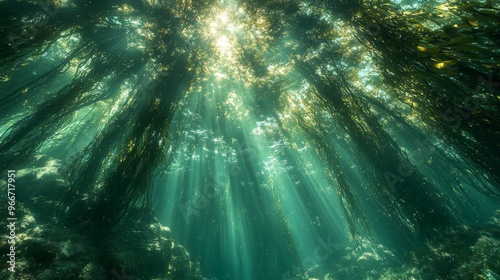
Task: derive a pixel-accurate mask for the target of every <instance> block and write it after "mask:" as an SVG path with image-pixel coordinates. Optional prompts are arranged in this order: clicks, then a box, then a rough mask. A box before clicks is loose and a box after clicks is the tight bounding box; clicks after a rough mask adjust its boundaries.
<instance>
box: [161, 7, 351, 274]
mask: <svg viewBox="0 0 500 280" xmlns="http://www.w3.org/2000/svg"><path fill="white" fill-rule="evenodd" d="M246 24H248V18H246V15H245V12H244V11H243V10H242V9H241V8H240V7H238V5H237V4H236V2H234V1H225V2H221V5H220V7H214V9H213V11H212V12H211V15H209V16H207V19H206V20H205V21H204V26H205V29H204V30H203V34H206V38H205V39H206V41H207V48H208V49H209V50H210V51H209V53H208V54H207V57H206V61H205V62H206V66H205V67H206V70H207V71H206V73H208V74H206V77H204V78H202V79H200V80H199V81H198V82H197V83H196V84H195V85H194V86H193V87H192V88H191V91H190V92H189V93H188V94H187V95H186V98H185V99H184V100H182V101H181V103H180V106H179V107H178V109H177V112H176V114H175V116H174V119H173V125H172V127H171V135H170V141H171V149H170V150H169V152H168V154H169V156H168V158H169V160H170V162H171V164H170V165H169V167H168V169H167V170H164V171H163V174H164V176H162V177H161V179H160V180H158V181H157V183H156V192H155V193H156V198H157V204H156V209H157V213H158V215H159V217H160V219H161V221H162V222H163V223H164V224H166V225H168V226H170V227H172V230H173V234H174V237H175V238H176V239H177V240H179V241H180V242H181V243H182V244H185V245H186V246H187V247H188V249H189V251H190V252H191V254H192V255H191V257H192V258H193V259H194V260H199V261H200V263H201V266H202V270H203V271H204V273H206V275H207V276H215V277H217V278H218V279H283V278H284V279H288V278H290V279H291V278H292V277H293V275H294V274H296V273H300V272H301V271H304V270H307V269H308V268H310V267H311V266H314V265H316V264H319V263H321V262H324V261H326V260H327V259H328V258H330V257H331V256H332V255H333V254H335V250H336V246H342V245H341V244H342V243H346V242H347V232H346V230H345V229H346V226H345V222H344V221H342V219H341V216H342V214H341V210H340V206H339V199H338V197H337V195H336V193H335V190H334V188H332V186H331V182H330V180H328V179H327V178H326V176H325V175H324V174H322V172H321V163H320V161H319V159H318V158H317V156H316V154H315V153H314V152H313V151H312V150H311V149H307V148H303V149H300V151H298V150H297V149H296V148H292V147H291V145H290V143H289V142H288V141H290V142H297V143H301V142H305V141H307V139H305V136H304V135H302V134H299V133H290V132H288V133H287V134H288V135H290V136H288V137H284V134H283V133H282V132H281V128H280V127H279V126H278V125H277V124H276V120H275V118H274V116H275V115H276V114H275V112H274V111H273V110H275V109H276V108H263V110H261V114H259V115H258V116H257V115H256V114H255V111H254V110H253V108H255V106H257V104H256V100H255V97H256V95H257V94H266V93H262V92H259V93H258V92H254V91H253V90H252V88H251V87H250V86H249V85H248V84H249V83H250V82H251V80H252V77H251V76H248V75H249V74H248V72H245V70H244V68H243V66H241V65H239V62H238V57H239V56H240V55H241V50H240V48H239V45H238V40H239V39H240V38H241V37H243V36H247V39H248V37H251V38H257V37H258V36H255V34H249V33H251V32H252V31H249V30H255V29H258V27H257V28H248V26H246ZM250 24H251V23H250ZM254 44H255V45H257V44H258V42H254ZM247 47H252V45H250V46H247ZM284 94H293V93H292V92H290V93H284ZM262 112H267V114H262ZM294 125H296V124H292V123H291V124H290V126H292V127H293V126H294ZM305 166H307V168H302V167H305ZM318 167H319V168H318ZM307 169H310V171H311V172H307ZM312 169H318V172H313V171H312Z"/></svg>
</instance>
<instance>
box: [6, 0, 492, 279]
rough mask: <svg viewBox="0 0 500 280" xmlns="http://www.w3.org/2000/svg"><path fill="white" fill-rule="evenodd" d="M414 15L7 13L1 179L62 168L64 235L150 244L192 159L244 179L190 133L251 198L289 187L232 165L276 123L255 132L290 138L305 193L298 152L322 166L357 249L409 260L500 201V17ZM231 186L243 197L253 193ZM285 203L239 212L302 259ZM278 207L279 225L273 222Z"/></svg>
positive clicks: (420, 6) (269, 10) (318, 9)
mask: <svg viewBox="0 0 500 280" xmlns="http://www.w3.org/2000/svg"><path fill="white" fill-rule="evenodd" d="M407 2H408V1H388V0H372V1H363V0H359V1H341V0H337V1H298V0H286V1H153V0H129V1H126V0H123V1H84V0H73V1H71V0H68V1H14V0H11V1H0V27H1V29H0V38H1V40H0V67H1V72H0V80H1V81H2V84H1V85H0V90H1V93H0V116H1V118H2V123H1V125H0V127H1V129H2V132H1V133H2V134H1V138H0V141H1V142H0V155H1V157H0V166H1V167H2V169H7V168H9V169H14V168H18V167H19V168H25V167H26V166H29V162H30V160H32V159H33V158H34V157H35V156H37V155H40V154H48V155H50V156H52V157H55V158H59V159H60V160H61V161H63V162H65V164H64V165H65V166H64V167H65V168H64V176H66V177H67V178H68V180H69V181H70V182H71V184H70V187H68V189H67V190H65V198H64V199H63V200H62V202H61V203H60V205H59V209H60V215H62V216H67V217H66V219H62V220H61V221H65V222H64V223H65V224H66V225H69V226H71V227H74V228H76V229H77V230H79V231H83V232H86V233H91V235H92V236H93V237H95V238H97V237H101V236H108V237H109V236H113V234H116V233H117V232H118V231H120V230H121V229H123V228H124V227H130V226H141V223H139V222H138V221H139V220H141V218H140V217H138V216H137V215H135V214H133V213H131V212H133V211H131V209H138V208H139V209H142V210H144V209H151V207H152V202H154V199H152V191H153V187H152V186H153V185H154V184H157V185H158V182H161V179H158V178H159V177H161V176H159V175H160V174H163V175H165V174H166V173H168V172H166V171H165V170H169V169H168V168H170V167H171V166H172V165H175V164H176V162H177V161H176V159H178V157H177V156H176V155H178V154H180V153H188V152H186V150H188V149H191V150H190V151H191V152H192V155H191V156H190V158H191V159H190V160H192V159H194V158H196V157H201V156H205V158H209V159H207V160H206V162H208V163H207V164H206V165H207V167H205V166H204V165H203V166H202V165H199V166H198V167H197V168H199V169H195V167H193V166H196V165H195V164H192V163H191V166H190V167H189V168H193V169H195V171H196V170H198V171H199V172H200V173H203V172H208V173H216V171H215V170H219V171H220V170H223V171H222V172H226V173H231V172H230V171H227V170H225V169H224V168H226V167H224V168H218V169H217V168H216V167H215V165H216V163H217V160H216V159H215V156H214V158H210V157H209V155H207V154H209V152H207V151H205V150H204V149H207V147H209V144H207V142H200V143H202V144H200V146H197V144H196V143H195V142H194V140H193V143H194V144H192V145H191V144H189V143H185V142H183V141H184V140H183V139H190V138H187V137H185V136H186V135H188V133H190V131H191V130H193V131H195V132H196V133H197V134H202V133H204V130H202V129H200V128H199V127H201V126H202V124H203V122H202V121H204V120H206V122H207V123H209V124H210V126H209V127H212V128H214V129H217V130H219V132H214V134H213V135H212V136H213V137H214V139H213V142H214V143H216V142H221V143H223V146H222V147H218V146H217V147H216V148H213V149H214V151H216V152H215V153H218V152H219V151H226V152H221V154H223V155H225V154H231V152H232V151H235V153H236V154H238V155H236V156H234V162H236V163H240V165H239V169H238V170H243V169H244V170H245V171H242V173H238V174H241V176H242V177H244V178H248V181H250V182H252V185H253V184H254V183H256V184H257V185H259V184H260V185H265V184H269V185H275V184H277V183H275V181H277V179H275V178H273V177H272V176H271V175H268V178H261V177H262V176H263V175H262V174H265V172H264V170H263V169H262V168H261V167H259V166H261V165H262V164H261V162H260V161H259V160H261V159H262V158H263V157H264V156H263V155H264V154H266V153H267V151H268V148H267V147H264V148H262V147H258V148H257V149H256V150H255V152H256V154H257V155H258V156H257V157H255V158H253V159H252V161H250V162H248V161H247V160H246V159H245V157H244V156H242V155H241V153H244V152H243V151H244V150H246V149H245V148H242V147H239V148H236V149H234V148H232V145H233V146H234V145H236V144H244V145H245V146H247V147H248V145H250V146H251V145H252V142H251V139H252V137H253V136H249V135H245V133H247V132H246V130H245V129H246V127H245V123H244V121H243V119H245V118H246V119H252V118H255V119H256V120H259V119H264V120H265V121H260V122H257V121H256V123H266V124H267V123H272V127H273V129H276V130H273V129H270V128H269V129H268V130H269V131H271V132H269V131H267V132H265V133H262V134H264V135H265V137H266V141H268V143H270V144H269V146H271V143H278V142H279V143H281V145H282V147H283V148H282V150H281V151H280V152H279V153H278V158H279V159H281V160H282V161H283V162H288V163H289V164H290V165H291V167H290V169H289V170H291V171H288V174H289V177H290V178H292V177H293V178H294V179H293V180H295V178H298V179H296V180H297V182H309V184H306V185H308V186H309V187H315V186H316V185H315V183H312V182H313V181H315V180H316V181H321V180H323V179H321V180H320V179H318V178H319V177H321V176H322V175H321V176H320V175H314V176H318V177H314V176H312V175H310V174H312V172H311V171H309V170H308V169H307V168H306V167H305V166H303V165H304V164H305V160H304V159H303V158H302V156H301V154H299V151H298V149H297V143H298V142H302V143H306V144H305V147H310V148H312V149H311V150H312V152H310V154H308V155H309V156H310V157H311V158H312V159H313V161H314V162H316V163H317V164H318V165H320V167H318V168H317V169H319V170H320V171H319V172H320V173H321V174H324V175H325V178H327V179H325V180H326V182H328V184H327V185H328V188H327V189H328V190H333V193H335V194H336V196H332V197H329V200H330V203H331V205H337V204H338V205H339V207H340V209H342V215H343V217H344V218H343V220H344V221H345V223H346V224H347V227H348V232H349V233H348V235H349V238H350V239H351V240H354V241H355V242H357V243H358V244H361V243H362V242H364V241H363V240H364V239H366V238H368V239H371V238H373V239H374V240H378V242H381V240H382V239H384V237H383V236H392V237H395V236H402V237H400V238H401V239H402V240H403V241H401V243H404V244H406V245H397V244H394V243H396V242H394V243H392V244H390V246H392V247H391V249H394V250H400V249H401V248H400V247H405V246H410V247H411V246H417V245H415V244H424V243H425V242H426V241H427V240H429V239H432V238H434V237H435V236H436V232H439V231H443V230H445V229H447V228H449V227H451V226H458V225H462V224H463V223H480V222H481V221H483V220H482V218H481V216H482V215H483V214H484V213H485V211H486V210H485V211H483V210H481V209H478V201H480V200H487V201H489V200H490V199H491V201H497V200H498V195H499V189H498V187H499V186H500V177H499V176H500V175H499V173H498V172H497V170H499V169H500V166H499V163H500V158H499V155H500V153H499V151H500V146H499V143H500V134H499V133H500V123H499V121H500V115H499V114H500V110H499V108H500V107H499V106H500V104H499V103H500V99H499V86H500V76H499V75H500V74H499V68H500V53H499V49H500V48H499V44H500V41H499V36H498V35H499V32H500V29H499V26H500V24H499V21H500V10H499V9H500V7H499V5H498V3H496V2H495V1H484V2H479V1H459V0H456V1H451V2H446V3H445V2H442V1H420V2H418V3H413V2H412V3H407ZM190 104H194V105H192V107H190V106H191V105H190ZM297 104H298V105H297ZM210 106H211V107H210ZM193 112H194V113H193ZM196 112H198V113H196ZM200 112H201V113H200ZM196 114H199V115H196ZM180 115H182V116H184V120H182V118H181V119H180V120H179V116H180ZM194 116H196V117H194ZM254 116H255V117H254ZM252 120H253V119H252ZM269 120H272V121H269ZM186 123H187V124H186ZM234 123H238V125H235V126H233V124H234ZM196 125H198V126H199V127H198V128H196V129H197V130H195V127H196ZM205 125H206V124H205ZM251 125H255V124H251ZM268 126H271V125H268ZM179 128H186V131H181V132H178V131H173V130H175V129H179ZM187 130H189V131H187ZM235 130H237V131H235ZM252 132H253V131H252ZM182 133H185V134H182ZM215 135H220V138H217V137H216V136H215ZM182 137H185V138H182ZM219 139H222V140H219ZM210 145H211V146H210V147H215V145H216V144H213V143H212V144H210ZM253 145H257V143H256V142H255V143H253ZM259 145H260V144H259ZM197 153H199V154H197ZM200 155H201V156H200ZM259 156H260V157H262V158H259ZM186 157H187V156H186ZM185 161H186V162H188V160H185ZM262 162H264V160H262ZM211 164H212V165H213V166H212V165H211ZM186 165H187V164H186ZM204 168H205V169H204ZM354 168H355V169H354ZM261 169H262V170H261ZM266 174H267V173H266ZM230 175H231V174H229V175H228V176H226V177H228V178H229V177H231V176H230ZM166 176H167V177H168V174H167V175H166ZM203 176H207V175H203V174H202V175H200V177H203ZM222 177H224V176H222ZM231 178H232V177H231ZM231 178H230V179H228V181H229V183H228V184H229V185H230V186H231V187H232V188H235V185H237V184H240V183H241V182H244V181H245V180H243V179H231ZM321 178H323V177H321ZM193 180H194V179H193ZM200 180H201V181H200V182H203V183H201V184H202V185H203V184H206V182H207V180H206V179H200ZM220 180H222V179H220ZM172 181H174V182H183V181H182V180H180V179H179V180H177V181H176V180H172ZM290 181H292V179H290ZM162 187H163V188H173V189H176V191H175V194H176V195H178V196H179V200H182V199H184V198H186V197H187V196H189V194H190V193H191V192H192V191H193V190H191V189H188V188H187V187H185V188H184V187H182V186H180V187H179V186H169V185H166V186H162ZM177 187H178V188H179V189H180V190H179V191H177ZM200 188H201V187H200ZM290 188H294V186H291V187H290ZM276 190H277V188H274V187H273V193H272V195H269V197H267V195H268V194H267V192H266V191H263V192H262V193H260V191H259V197H260V198H262V197H266V199H264V200H257V199H255V201H253V200H251V199H250V198H248V201H246V202H245V201H240V202H239V203H240V204H242V205H245V207H246V208H250V209H251V208H252V206H251V204H252V203H254V202H255V204H256V205H259V206H258V207H257V206H253V207H256V209H255V211H256V212H255V214H254V217H255V219H258V220H261V221H267V222H268V223H272V222H273V221H274V222H276V223H278V224H279V230H283V231H287V230H288V231H289V232H287V233H284V234H283V236H284V240H286V241H284V242H283V244H279V245H276V246H277V247H276V248H285V247H286V248H287V249H286V250H289V251H290V252H292V251H294V249H293V248H294V246H296V245H297V244H298V243H300V242H299V241H298V240H293V239H294V237H293V236H294V233H293V232H292V231H291V230H290V227H291V224H290V222H289V221H288V220H287V218H286V217H285V216H286V214H284V213H283V212H285V211H287V210H286V207H288V206H286V205H284V203H283V202H275V201H274V202H273V199H276V200H278V199H277V197H279V195H278V194H276V193H275V192H276ZM328 190H323V189H321V191H322V192H323V193H327V192H328ZM297 192H298V193H297V194H296V195H297V196H298V197H307V198H310V197H319V195H318V194H317V193H315V192H314V191H311V190H310V189H304V190H302V189H301V190H299V191H297ZM318 192H319V190H318ZM227 193H231V195H233V198H234V197H237V195H239V193H238V191H236V190H233V191H231V192H229V191H228V192H227ZM252 193H255V192H253V191H248V190H245V191H244V192H242V193H241V194H242V195H243V196H245V197H252ZM234 199H235V200H236V198H234ZM239 199H241V198H239ZM268 200H269V201H270V202H269V203H271V204H272V203H275V204H276V205H274V206H272V207H269V211H271V209H273V211H274V210H276V211H277V212H279V213H278V214H276V217H274V216H272V217H267V216H266V215H267V214H268V212H267V211H268V210H266V207H267V206H266V205H265V203H264V201H268ZM337 200H338V202H337ZM228 201H230V200H228V199H222V202H221V205H229V204H230V203H229V202H228ZM252 201H253V202H252ZM250 202H252V203H250ZM247 204H248V205H247ZM290 207H291V206H290ZM325 207H326V206H325ZM325 207H323V205H316V206H310V210H308V211H309V212H308V213H307V215H304V217H308V218H310V217H309V216H316V218H317V219H320V218H319V217H321V219H325V220H328V219H331V218H332V217H329V216H328V215H327V214H325V213H323V214H321V213H320V214H311V213H316V212H321V210H322V209H324V208H325ZM173 208H175V207H173ZM220 208H221V209H222V208H224V207H223V206H220ZM246 208H245V209H246ZM257 208H259V211H260V210H262V212H259V211H257ZM311 209H312V210H311ZM372 209H377V210H376V211H372ZM198 210H199V209H196V211H194V212H200V211H198ZM219 210H220V209H219ZM181 211H183V210H182V207H181ZM140 212H142V211H140ZM145 212H147V211H145ZM192 212H193V211H192ZM215 212H216V210H214V209H211V211H207V213H211V214H210V215H214V216H216V215H217V214H213V213H215ZM220 212H222V213H224V210H220ZM486 212H487V211H486ZM264 213H266V215H265V214H264ZM224 215H225V214H224ZM187 216H189V215H187ZM210 218H211V217H210ZM268 219H269V220H268ZM311 219H312V218H311ZM485 219H486V218H485ZM206 223H208V220H207V222H206ZM262 223H263V224H264V222H262ZM203 224H204V223H203ZM318 224H319V223H318ZM204 225H205V224H204ZM206 225H208V224H206ZM336 226H337V225H334V223H333V222H331V223H330V224H329V223H324V224H323V225H321V226H318V229H317V232H332V231H334V230H335V227H336ZM229 227H230V226H229ZM277 228H278V226H277ZM174 230H175V228H174ZM341 236H342V234H339V236H338V240H342V237H341ZM270 240H271V239H270ZM339 242H340V241H339ZM270 243H272V242H270ZM389 243H391V242H389ZM408 244H413V245H408ZM280 246H281V247H280ZM259 250H262V251H264V250H265V249H264V248H260V249H259ZM297 250H298V249H297ZM401 250H403V251H404V249H401ZM291 255H293V258H299V259H300V258H301V257H300V256H299V255H300V254H297V255H295V254H293V253H292V254H291ZM278 257H280V255H279V254H278V255H276V258H278ZM290 262H293V261H290V260H286V261H283V263H284V264H283V265H289V264H290ZM262 275H265V274H262Z"/></svg>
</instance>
